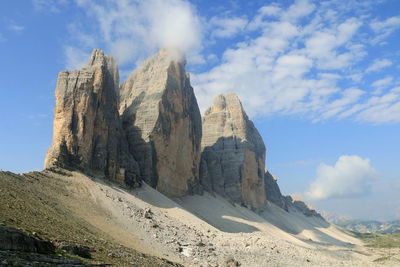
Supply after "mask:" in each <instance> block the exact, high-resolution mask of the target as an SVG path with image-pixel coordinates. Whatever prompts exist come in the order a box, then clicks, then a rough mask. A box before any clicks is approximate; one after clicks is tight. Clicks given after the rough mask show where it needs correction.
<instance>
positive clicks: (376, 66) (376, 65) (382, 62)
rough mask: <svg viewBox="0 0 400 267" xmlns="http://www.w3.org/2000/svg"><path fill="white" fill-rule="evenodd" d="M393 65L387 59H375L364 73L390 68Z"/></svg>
mask: <svg viewBox="0 0 400 267" xmlns="http://www.w3.org/2000/svg"><path fill="white" fill-rule="evenodd" d="M392 64H393V63H392V61H390V60H389V59H376V60H375V61H374V62H373V63H372V64H371V65H370V66H369V67H368V68H367V69H366V72H375V71H379V70H381V69H383V68H386V67H389V66H391V65H392Z"/></svg>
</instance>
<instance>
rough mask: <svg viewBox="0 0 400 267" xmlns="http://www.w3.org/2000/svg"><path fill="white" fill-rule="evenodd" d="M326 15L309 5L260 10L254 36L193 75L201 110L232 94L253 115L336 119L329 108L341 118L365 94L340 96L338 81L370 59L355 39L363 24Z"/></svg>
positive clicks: (250, 27) (252, 25)
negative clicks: (207, 67)
mask: <svg viewBox="0 0 400 267" xmlns="http://www.w3.org/2000/svg"><path fill="white" fill-rule="evenodd" d="M325 11H326V10H325ZM325 11H324V12H325ZM320 12H321V13H320ZM324 12H323V11H322V9H318V8H317V6H316V5H315V4H313V3H311V2H310V1H295V2H294V3H293V4H292V5H291V6H289V7H288V8H283V7H281V6H280V5H278V4H272V5H267V6H264V7H261V8H260V9H259V10H258V12H257V14H255V16H254V17H253V18H251V17H250V18H249V20H250V22H249V24H248V26H247V27H246V30H247V32H246V33H249V32H252V35H250V36H253V38H244V40H241V41H239V42H237V43H236V44H235V45H232V46H231V47H230V48H228V49H226V50H225V51H224V53H223V55H222V60H221V63H220V64H219V65H216V66H215V67H214V68H212V69H210V70H208V71H206V72H203V73H196V74H193V75H192V81H193V84H194V88H195V92H196V96H197V97H198V102H199V105H200V107H201V110H203V111H204V110H205V109H206V108H207V106H208V105H209V103H212V98H213V97H214V96H215V95H217V94H220V93H224V92H228V91H233V92H235V93H237V94H238V95H239V97H241V99H242V102H243V104H244V106H245V108H246V111H247V112H248V113H249V114H250V116H257V115H258V116H269V115H272V114H283V115H300V114H302V115H306V116H308V117H310V118H311V119H312V120H318V119H321V118H323V117H331V116H333V115H329V114H328V113H327V112H328V111H329V107H332V106H334V107H335V108H336V111H335V112H332V111H331V113H332V114H333V113H335V114H337V113H339V112H341V111H342V110H343V109H346V108H348V107H349V106H351V105H352V104H354V102H355V101H357V100H358V99H359V96H361V95H362V94H363V92H362V90H360V89H357V90H350V91H346V88H344V89H343V92H341V89H340V88H339V86H338V82H339V81H340V80H341V79H343V78H342V77H343V76H344V75H343V74H344V72H345V71H346V75H351V74H352V72H351V70H350V68H351V67H352V66H353V65H354V64H356V63H357V62H358V61H360V60H361V59H362V58H363V57H364V56H365V55H366V53H365V52H364V46H362V45H359V44H356V43H353V40H352V39H353V38H354V36H355V35H356V34H357V32H358V31H359V29H360V27H361V25H362V24H363V22H362V21H360V20H359V19H357V18H348V17H347V18H341V17H339V16H336V17H335V15H334V14H332V15H331V16H330V18H329V19H330V20H332V21H333V22H332V23H331V22H329V23H326V21H323V18H324V17H323V16H322V15H323V14H324ZM332 17H334V18H332ZM333 71H335V72H333ZM350 92H352V93H350ZM260 96H262V97H260ZM337 100H338V101H337ZM339 104H341V105H339Z"/></svg>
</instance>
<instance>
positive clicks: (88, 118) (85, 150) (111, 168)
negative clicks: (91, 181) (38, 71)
mask: <svg viewBox="0 0 400 267" xmlns="http://www.w3.org/2000/svg"><path fill="white" fill-rule="evenodd" d="M118 83H119V80H118V66H117V64H116V63H115V60H114V59H113V57H112V56H108V55H105V54H104V52H103V51H101V50H98V49H95V50H94V51H93V53H92V55H91V58H90V61H89V64H88V65H87V66H86V67H84V68H82V69H81V70H73V71H61V72H60V73H59V75H58V79H57V87H56V107H55V110H54V127H53V143H52V146H51V147H50V149H49V150H48V152H47V155H46V160H45V168H52V167H62V168H68V169H78V170H81V171H83V172H85V173H88V174H94V175H99V176H104V177H106V179H109V180H112V181H116V182H118V183H120V184H123V185H130V186H136V185H137V184H138V181H139V168H138V166H137V163H136V161H135V160H134V159H133V157H132V156H131V155H130V154H129V152H128V149H127V141H126V139H125V135H124V132H123V131H122V125H121V121H120V118H119V114H118V109H117V103H118V100H117V96H116V91H117V89H116V86H118Z"/></svg>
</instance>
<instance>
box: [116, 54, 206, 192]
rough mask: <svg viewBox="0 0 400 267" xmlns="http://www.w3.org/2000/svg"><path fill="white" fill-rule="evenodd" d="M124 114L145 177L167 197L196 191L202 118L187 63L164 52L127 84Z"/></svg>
mask: <svg viewBox="0 0 400 267" xmlns="http://www.w3.org/2000/svg"><path fill="white" fill-rule="evenodd" d="M119 95H120V99H119V102H120V104H119V112H120V114H121V119H122V124H123V127H124V130H125V132H126V135H127V137H128V143H129V150H130V152H131V154H132V155H133V157H134V158H135V159H136V160H137V161H138V163H139V166H140V170H141V177H142V179H143V180H144V181H145V182H146V183H148V184H149V185H151V186H153V187H155V188H157V190H159V191H160V192H162V193H164V194H165V195H167V196H171V197H178V196H184V195H187V194H189V193H192V192H194V191H196V186H197V185H198V181H199V164H200V141H201V115H200V111H199V107H198V105H197V101H196V97H195V95H194V92H193V88H192V86H191V85H190V80H189V74H188V73H186V72H185V60H184V59H183V58H181V57H179V54H178V52H177V51H175V50H171V49H163V50H161V51H160V52H159V53H158V54H156V55H154V56H152V57H150V58H149V59H148V60H146V61H145V62H144V63H143V64H142V66H141V67H139V68H138V69H137V70H135V71H134V72H133V73H132V74H131V75H130V76H129V77H128V79H127V80H126V81H125V82H124V83H123V84H122V85H121V90H120V93H119Z"/></svg>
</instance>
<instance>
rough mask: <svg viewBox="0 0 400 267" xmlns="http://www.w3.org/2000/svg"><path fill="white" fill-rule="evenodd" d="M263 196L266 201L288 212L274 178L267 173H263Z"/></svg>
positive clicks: (284, 199)
mask: <svg viewBox="0 0 400 267" xmlns="http://www.w3.org/2000/svg"><path fill="white" fill-rule="evenodd" d="M265 194H266V196H267V200H268V201H270V202H272V203H274V204H275V205H277V206H278V207H280V208H282V209H284V210H286V211H288V208H287V203H286V198H285V197H284V196H283V195H282V193H281V190H280V189H279V186H278V183H277V181H276V179H275V177H274V176H273V175H272V174H271V173H269V172H268V171H267V172H266V173H265Z"/></svg>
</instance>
